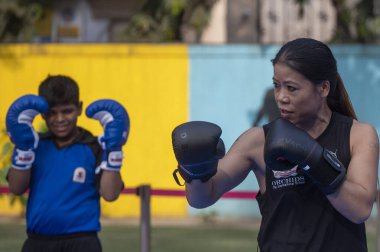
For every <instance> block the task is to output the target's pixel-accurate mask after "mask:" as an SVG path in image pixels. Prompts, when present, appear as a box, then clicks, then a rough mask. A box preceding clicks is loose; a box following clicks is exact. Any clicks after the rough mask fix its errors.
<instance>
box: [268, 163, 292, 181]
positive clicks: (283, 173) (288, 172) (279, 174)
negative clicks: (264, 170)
mask: <svg viewBox="0 0 380 252" xmlns="http://www.w3.org/2000/svg"><path fill="white" fill-rule="evenodd" d="M297 168H298V165H296V166H294V167H293V168H291V169H289V170H285V171H275V170H272V172H273V176H274V177H275V178H276V179H279V178H287V177H294V176H297Z"/></svg>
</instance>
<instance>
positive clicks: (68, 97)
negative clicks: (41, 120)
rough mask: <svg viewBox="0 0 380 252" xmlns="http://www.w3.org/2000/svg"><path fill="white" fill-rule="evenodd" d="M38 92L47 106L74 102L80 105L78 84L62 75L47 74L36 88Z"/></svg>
mask: <svg viewBox="0 0 380 252" xmlns="http://www.w3.org/2000/svg"><path fill="white" fill-rule="evenodd" d="M38 94H39V95H40V96H42V97H43V98H45V99H46V101H47V102H48V104H49V107H53V106H56V105H66V104H75V105H76V106H80V101H79V87H78V84H77V83H76V82H75V81H74V80H73V79H72V78H70V77H68V76H64V75H49V76H48V77H47V78H46V79H45V80H43V81H42V82H41V84H40V86H39V88H38Z"/></svg>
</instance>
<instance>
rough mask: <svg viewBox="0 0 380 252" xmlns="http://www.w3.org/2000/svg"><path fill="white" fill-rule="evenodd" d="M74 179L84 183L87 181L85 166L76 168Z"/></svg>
mask: <svg viewBox="0 0 380 252" xmlns="http://www.w3.org/2000/svg"><path fill="white" fill-rule="evenodd" d="M73 181H74V182H77V183H82V184H83V183H84V182H85V181H86V170H85V169H84V168H83V167H77V168H76V169H75V170H74V175H73Z"/></svg>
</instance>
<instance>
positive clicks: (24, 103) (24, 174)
mask: <svg viewBox="0 0 380 252" xmlns="http://www.w3.org/2000/svg"><path fill="white" fill-rule="evenodd" d="M47 110H48V104H47V102H46V101H45V99H44V98H42V97H41V96H36V95H24V96H21V97H20V98H18V99H17V100H16V101H14V102H13V103H12V105H11V106H10V108H9V109H8V112H7V115H6V127H7V132H8V135H9V137H10V139H11V141H12V143H13V144H14V145H15V147H14V150H13V155H12V168H11V169H10V170H9V172H8V176H7V179H8V183H9V189H10V190H11V192H12V193H14V194H16V195H20V194H23V193H24V192H25V191H26V190H27V189H28V187H29V181H30V175H31V168H32V165H33V162H34V159H35V153H34V150H35V149H36V148H37V146H38V142H39V136H38V134H37V132H36V131H35V130H34V128H33V125H32V124H33V120H34V118H35V117H36V116H37V115H38V114H39V113H45V112H46V111H47Z"/></svg>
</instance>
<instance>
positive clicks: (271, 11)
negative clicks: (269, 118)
mask: <svg viewBox="0 0 380 252" xmlns="http://www.w3.org/2000/svg"><path fill="white" fill-rule="evenodd" d="M140 5H141V1H137V0H128V1H123V0H65V1H63V0H55V1H53V5H52V6H53V7H52V10H51V12H48V15H46V17H45V19H44V20H42V21H41V22H40V23H39V25H38V26H37V29H36V36H35V38H34V41H35V42H58V43H70V42H74V43H86V42H92V43H103V42H123V41H122V40H120V37H121V36H120V34H121V33H122V32H123V30H124V29H125V27H126V25H127V24H128V22H129V20H130V19H131V17H132V16H133V15H134V14H135V13H136V11H137V10H138V8H139V7H140ZM303 10H304V13H303V15H302V16H301V15H300V8H299V6H298V5H297V4H296V3H295V2H294V1H292V0H266V1H263V0H218V1H217V2H216V3H215V5H214V7H213V9H212V11H211V20H210V22H209V25H208V27H207V28H206V29H205V30H204V32H203V33H202V36H201V39H200V42H201V43H205V44H225V43H264V44H270V43H282V42H284V41H287V40H289V39H292V38H296V37H301V36H304V37H313V38H316V39H319V40H322V41H329V40H330V39H331V38H332V36H333V33H334V29H335V27H336V17H335V15H336V13H335V9H334V7H333V6H332V4H331V1H330V0H319V1H307V2H306V3H305V8H304V9H303ZM184 40H185V41H184V42H189V43H193V42H195V41H193V40H192V38H191V36H184Z"/></svg>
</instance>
